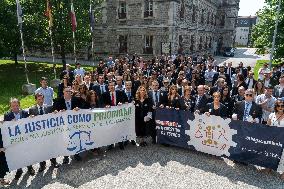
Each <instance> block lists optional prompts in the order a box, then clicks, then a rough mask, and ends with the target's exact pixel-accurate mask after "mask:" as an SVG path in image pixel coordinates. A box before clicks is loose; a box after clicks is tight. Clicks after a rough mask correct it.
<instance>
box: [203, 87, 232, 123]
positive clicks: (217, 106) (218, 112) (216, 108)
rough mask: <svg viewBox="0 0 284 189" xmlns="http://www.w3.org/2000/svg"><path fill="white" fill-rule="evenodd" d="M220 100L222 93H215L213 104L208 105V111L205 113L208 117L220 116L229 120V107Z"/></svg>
mask: <svg viewBox="0 0 284 189" xmlns="http://www.w3.org/2000/svg"><path fill="white" fill-rule="evenodd" d="M220 99H221V94H220V92H215V93H213V102H212V103H208V104H207V106H206V109H207V111H206V112H205V114H206V115H208V116H209V115H215V116H220V117H222V118H227V117H228V116H229V115H228V111H227V107H226V106H225V105H223V104H222V103H221V102H220Z"/></svg>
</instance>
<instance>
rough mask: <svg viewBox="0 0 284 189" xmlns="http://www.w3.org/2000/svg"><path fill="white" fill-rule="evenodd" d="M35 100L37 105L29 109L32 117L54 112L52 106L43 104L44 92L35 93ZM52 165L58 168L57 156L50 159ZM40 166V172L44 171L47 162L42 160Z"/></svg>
mask: <svg viewBox="0 0 284 189" xmlns="http://www.w3.org/2000/svg"><path fill="white" fill-rule="evenodd" d="M35 100H36V105H34V106H32V107H31V108H30V109H29V115H30V116H31V117H33V116H38V115H43V114H48V113H51V112H52V106H46V105H44V104H43V102H44V95H43V94H42V93H37V94H36V95H35ZM50 162H51V165H52V166H53V167H55V168H58V167H59V165H58V164H57V162H56V158H52V159H50ZM39 165H40V167H39V170H38V171H39V172H42V171H44V170H45V168H46V162H45V161H43V162H40V163H39Z"/></svg>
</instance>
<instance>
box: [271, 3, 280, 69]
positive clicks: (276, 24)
mask: <svg viewBox="0 0 284 189" xmlns="http://www.w3.org/2000/svg"><path fill="white" fill-rule="evenodd" d="M280 10H281V0H279V4H278V9H277V15H276V23H275V29H274V35H273V42H272V48H271V52H270V62H269V67H270V69H271V67H272V59H273V54H274V51H275V41H276V36H277V28H278V23H279V14H280Z"/></svg>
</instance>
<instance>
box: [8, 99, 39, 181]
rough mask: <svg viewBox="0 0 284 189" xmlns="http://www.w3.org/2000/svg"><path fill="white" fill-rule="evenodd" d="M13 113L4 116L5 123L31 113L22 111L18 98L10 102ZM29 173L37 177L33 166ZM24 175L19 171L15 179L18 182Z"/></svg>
mask: <svg viewBox="0 0 284 189" xmlns="http://www.w3.org/2000/svg"><path fill="white" fill-rule="evenodd" d="M10 109H11V111H10V112H8V113H7V114H5V115H4V121H17V120H19V119H22V118H27V117H29V113H28V112H26V111H24V110H21V109H20V101H19V100H18V99H16V98H12V99H11V100H10ZM28 173H29V174H30V175H32V176H33V175H35V170H34V169H33V167H32V165H30V166H28ZM22 174H23V170H22V169H18V170H17V172H16V175H15V179H16V180H18V179H19V178H20V177H21V175H22Z"/></svg>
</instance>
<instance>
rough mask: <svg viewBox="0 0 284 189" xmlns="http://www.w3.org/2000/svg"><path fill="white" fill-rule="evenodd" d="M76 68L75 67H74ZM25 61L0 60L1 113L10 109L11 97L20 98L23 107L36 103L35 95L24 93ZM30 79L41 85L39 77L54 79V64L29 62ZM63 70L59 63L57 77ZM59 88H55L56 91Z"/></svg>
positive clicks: (89, 68) (88, 68)
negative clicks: (17, 62)
mask: <svg viewBox="0 0 284 189" xmlns="http://www.w3.org/2000/svg"><path fill="white" fill-rule="evenodd" d="M84 68H85V70H89V71H91V70H92V67H84ZM73 69H74V67H73ZM24 70H25V69H24V63H23V62H19V64H18V65H16V64H14V61H12V60H0V89H1V94H0V115H3V114H4V113H5V112H7V111H8V110H9V100H10V98H11V97H15V98H18V99H20V101H21V107H22V108H23V109H24V108H28V107H30V106H32V105H33V104H34V97H33V95H28V96H25V95H22V85H23V84H26V77H25V73H24ZM28 70H29V80H30V82H31V83H33V84H36V86H37V87H39V86H40V84H39V79H40V78H41V77H43V76H44V77H47V78H48V79H49V80H52V79H54V74H53V65H52V64H47V63H35V62H28ZM61 71H62V66H61V65H57V67H56V72H57V78H59V74H60V73H61ZM56 91H57V89H55V92H56Z"/></svg>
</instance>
